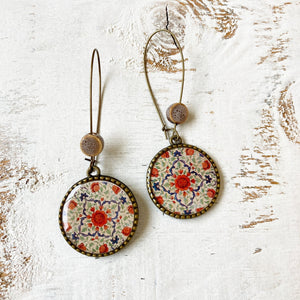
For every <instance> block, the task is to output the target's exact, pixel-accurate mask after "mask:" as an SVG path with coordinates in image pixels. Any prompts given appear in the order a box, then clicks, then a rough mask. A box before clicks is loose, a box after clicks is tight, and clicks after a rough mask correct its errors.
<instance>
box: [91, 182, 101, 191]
mask: <svg viewBox="0 0 300 300" xmlns="http://www.w3.org/2000/svg"><path fill="white" fill-rule="evenodd" d="M99 189H100V186H99V182H93V183H92V184H91V190H92V192H94V193H95V192H98V191H99Z"/></svg>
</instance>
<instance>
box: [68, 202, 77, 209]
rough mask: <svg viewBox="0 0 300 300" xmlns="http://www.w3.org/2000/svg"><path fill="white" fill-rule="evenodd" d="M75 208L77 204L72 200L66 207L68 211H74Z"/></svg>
mask: <svg viewBox="0 0 300 300" xmlns="http://www.w3.org/2000/svg"><path fill="white" fill-rule="evenodd" d="M76 206H77V202H76V201H74V200H71V201H70V202H69V205H68V209H71V210H72V209H74V208H75V207H76Z"/></svg>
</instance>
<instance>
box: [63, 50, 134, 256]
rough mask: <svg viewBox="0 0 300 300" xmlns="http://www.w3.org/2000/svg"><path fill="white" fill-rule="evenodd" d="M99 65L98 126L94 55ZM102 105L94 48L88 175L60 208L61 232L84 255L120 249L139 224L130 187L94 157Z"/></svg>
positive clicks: (99, 144)
mask: <svg viewBox="0 0 300 300" xmlns="http://www.w3.org/2000/svg"><path fill="white" fill-rule="evenodd" d="M95 54H96V55H97V61H98V69H99V109H98V121H97V130H96V132H94V131H93V125H92V123H93V122H92V80H93V64H94V56H95ZM101 106H102V95H101V69H100V57H99V53H98V50H97V49H94V51H93V54H92V61H91V78H90V132H89V133H88V134H86V135H85V136H84V137H83V138H82V139H81V142H80V148H81V150H82V152H83V153H84V154H85V155H87V156H90V159H86V160H89V161H90V166H89V168H88V171H87V175H88V176H87V177H86V178H84V179H82V180H80V181H78V182H76V183H75V184H74V185H72V186H71V188H70V189H69V190H68V192H67V193H66V195H65V197H64V199H63V201H62V203H61V206H60V210H59V225H60V229H61V232H62V234H63V236H64V238H65V239H66V241H67V242H68V243H69V245H70V246H71V247H72V248H74V249H75V250H77V251H78V252H80V253H82V254H85V255H87V256H94V257H100V256H107V255H111V254H114V253H116V252H118V251H119V250H120V249H122V248H123V247H124V246H125V245H126V244H127V243H128V241H129V240H130V239H131V237H132V236H133V234H134V232H135V230H136V227H137V224H138V206H137V202H136V200H135V197H134V195H133V193H132V192H131V191H130V189H129V188H128V187H127V186H126V185H125V184H124V183H122V182H121V181H120V180H117V179H115V178H113V177H111V176H106V175H101V174H100V169H99V167H97V166H96V162H97V161H96V157H97V156H98V155H99V154H100V153H101V152H102V150H103V147H104V142H103V139H102V137H101V136H100V134H99V131H100V114H101Z"/></svg>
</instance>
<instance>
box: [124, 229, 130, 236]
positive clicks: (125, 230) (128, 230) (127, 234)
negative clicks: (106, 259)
mask: <svg viewBox="0 0 300 300" xmlns="http://www.w3.org/2000/svg"><path fill="white" fill-rule="evenodd" d="M130 232H131V228H130V227H124V228H123V230H122V233H123V234H124V235H125V236H129V234H130Z"/></svg>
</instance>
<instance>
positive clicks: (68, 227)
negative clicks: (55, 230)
mask: <svg viewBox="0 0 300 300" xmlns="http://www.w3.org/2000/svg"><path fill="white" fill-rule="evenodd" d="M71 229H72V226H71V225H70V223H68V224H67V228H66V232H68V231H70V230H71Z"/></svg>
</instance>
